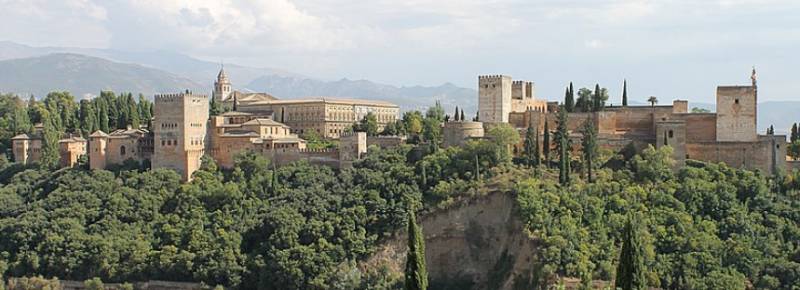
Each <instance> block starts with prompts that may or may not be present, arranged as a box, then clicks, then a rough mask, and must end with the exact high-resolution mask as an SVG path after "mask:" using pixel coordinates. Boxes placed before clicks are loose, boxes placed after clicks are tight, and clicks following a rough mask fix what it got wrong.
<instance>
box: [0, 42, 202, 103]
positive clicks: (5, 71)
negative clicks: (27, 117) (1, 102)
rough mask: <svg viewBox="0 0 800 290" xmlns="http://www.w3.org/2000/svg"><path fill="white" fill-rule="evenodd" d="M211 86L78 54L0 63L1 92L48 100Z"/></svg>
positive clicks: (151, 69)
mask: <svg viewBox="0 0 800 290" xmlns="http://www.w3.org/2000/svg"><path fill="white" fill-rule="evenodd" d="M207 87H208V86H204V85H201V84H199V83H197V82H194V81H192V80H190V79H188V78H185V77H181V76H178V75H175V74H172V73H169V72H166V71H163V70H159V69H154V68H149V67H144V66H141V65H137V64H128V63H119V62H113V61H109V60H106V59H102V58H97V57H90V56H85V55H78V54H69V53H55V54H48V55H44V56H37V57H29V58H22V59H11V60H3V61H0V91H2V92H13V93H17V94H20V95H28V94H34V95H36V96H37V97H42V96H45V95H46V94H47V93H48V92H51V91H54V90H66V91H69V92H71V93H72V94H73V95H75V96H78V97H80V96H83V95H86V94H93V95H97V94H99V93H100V91H101V90H112V91H116V92H133V93H143V94H145V95H148V96H149V95H153V94H155V93H167V92H178V91H182V90H185V89H190V90H195V91H202V92H204V93H205V92H206V90H207Z"/></svg>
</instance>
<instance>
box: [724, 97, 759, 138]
mask: <svg viewBox="0 0 800 290" xmlns="http://www.w3.org/2000/svg"><path fill="white" fill-rule="evenodd" d="M757 101H758V100H757V95H756V86H755V85H753V86H719V87H717V141H720V142H752V141H756V140H757V136H756V135H757V134H756V114H757V112H756V110H757V106H756V102H757Z"/></svg>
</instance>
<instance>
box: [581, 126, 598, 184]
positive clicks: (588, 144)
mask: <svg viewBox="0 0 800 290" xmlns="http://www.w3.org/2000/svg"><path fill="white" fill-rule="evenodd" d="M582 133H583V139H582V140H581V147H582V150H583V163H584V166H586V180H587V181H588V182H589V183H592V182H594V175H593V170H594V163H595V159H596V158H597V130H595V128H594V123H592V122H591V120H586V122H585V123H584V125H583V132H582Z"/></svg>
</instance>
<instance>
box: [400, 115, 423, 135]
mask: <svg viewBox="0 0 800 290" xmlns="http://www.w3.org/2000/svg"><path fill="white" fill-rule="evenodd" d="M403 123H404V126H403V127H405V128H406V132H407V133H408V134H411V135H419V134H420V133H421V132H422V113H420V112H419V111H411V112H405V113H403Z"/></svg>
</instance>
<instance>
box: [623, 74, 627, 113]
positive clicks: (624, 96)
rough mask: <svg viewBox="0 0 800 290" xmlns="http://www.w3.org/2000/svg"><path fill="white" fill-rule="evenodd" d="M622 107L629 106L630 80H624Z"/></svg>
mask: <svg viewBox="0 0 800 290" xmlns="http://www.w3.org/2000/svg"><path fill="white" fill-rule="evenodd" d="M622 106H623V107H627V106H628V80H622Z"/></svg>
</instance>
